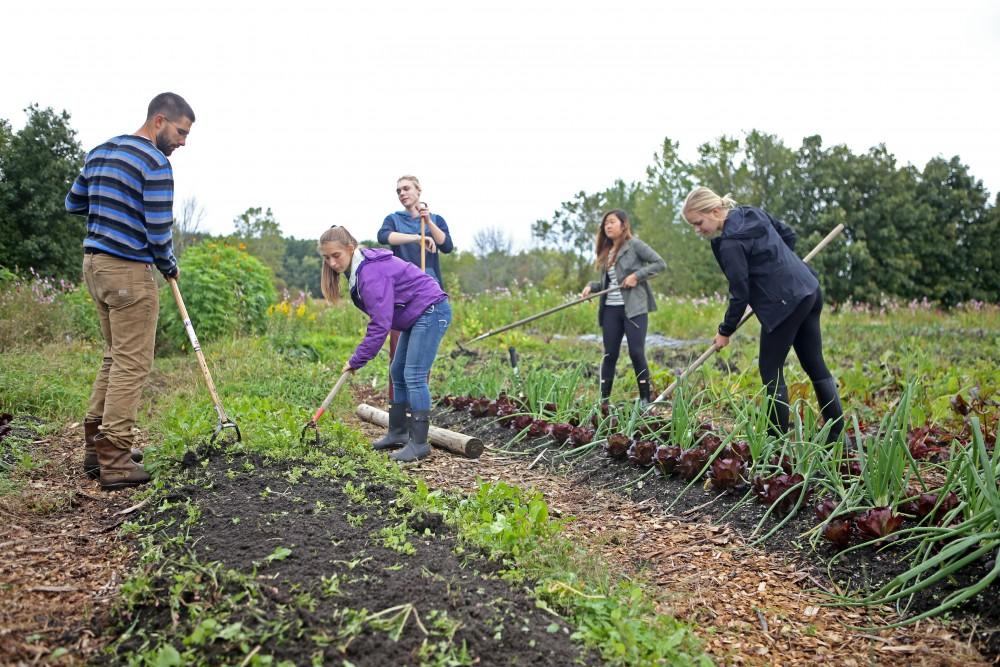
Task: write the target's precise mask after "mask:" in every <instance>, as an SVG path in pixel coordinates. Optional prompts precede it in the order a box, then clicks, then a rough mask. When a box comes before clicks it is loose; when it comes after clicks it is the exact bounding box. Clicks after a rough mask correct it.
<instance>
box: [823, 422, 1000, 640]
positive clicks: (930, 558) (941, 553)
mask: <svg viewBox="0 0 1000 667" xmlns="http://www.w3.org/2000/svg"><path fill="white" fill-rule="evenodd" d="M970 421H971V425H972V432H973V441H972V443H971V446H970V447H967V448H966V449H964V450H959V451H958V453H957V461H958V463H957V465H958V466H959V472H958V474H957V475H956V478H955V479H956V482H957V484H958V487H959V490H958V493H959V495H960V496H961V497H962V498H963V502H962V503H961V504H960V505H959V506H958V507H956V508H954V509H952V510H950V511H949V512H948V513H947V514H946V515H945V516H944V517H942V525H936V526H934V525H923V526H917V527H914V528H911V529H908V530H907V531H901V532H902V533H908V535H907V537H909V538H910V539H917V538H919V539H920V542H919V544H918V546H917V548H915V549H914V550H913V551H911V557H912V562H913V565H912V566H911V567H910V568H909V569H908V570H906V571H905V572H903V573H902V574H900V575H898V576H896V577H895V578H894V579H893V580H892V581H890V582H889V583H887V584H886V585H885V586H883V587H882V588H880V589H878V590H877V591H875V592H873V593H871V594H870V595H868V596H866V597H864V598H862V599H861V600H860V601H859V603H860V604H863V605H884V604H887V603H891V602H897V603H900V601H908V600H911V599H912V598H913V596H914V595H916V594H918V593H921V592H923V591H926V590H927V589H928V588H929V587H931V586H934V585H935V584H938V583H939V582H942V581H945V580H953V576H954V575H955V574H956V573H958V572H959V571H960V570H962V569H963V568H965V567H967V566H969V565H972V564H974V563H976V562H978V561H980V560H986V559H990V560H989V561H988V562H991V563H992V565H991V566H990V567H989V569H988V571H987V572H986V573H985V574H983V575H982V576H980V577H979V578H978V579H977V580H976V581H974V582H972V583H971V584H968V585H966V586H963V587H961V588H958V589H957V590H954V591H952V592H951V593H949V594H948V595H947V596H946V597H945V598H944V599H943V600H941V602H940V603H938V604H937V606H935V607H933V608H931V609H927V610H925V611H923V612H921V613H919V614H916V615H914V616H911V617H909V618H905V619H903V620H901V621H899V622H897V623H894V624H892V626H890V627H897V626H901V625H907V624H910V623H915V622H917V621H920V620H922V619H924V618H929V617H931V616H936V615H938V614H941V613H944V612H946V611H948V610H950V609H953V608H954V607H956V606H958V605H960V604H961V603H963V602H965V601H966V600H968V599H970V598H972V597H974V596H976V595H978V594H980V593H982V592H983V591H985V590H987V589H988V588H989V586H990V585H992V584H993V583H994V582H995V581H996V580H997V578H998V577H1000V490H998V487H997V479H998V478H1000V449H997V448H994V449H993V451H992V454H991V453H990V452H989V451H988V450H987V449H986V442H985V438H984V436H983V431H982V427H981V424H980V422H979V419H978V417H972V418H971V420H970ZM839 601H840V602H843V603H848V604H850V603H851V602H852V600H851V599H850V598H839ZM902 610H903V611H905V607H903V609H902Z"/></svg>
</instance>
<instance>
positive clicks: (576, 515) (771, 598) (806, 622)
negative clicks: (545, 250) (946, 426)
mask: <svg viewBox="0 0 1000 667" xmlns="http://www.w3.org/2000/svg"><path fill="white" fill-rule="evenodd" d="M345 421H347V422H349V423H350V425H351V426H354V427H356V428H359V429H361V430H363V431H364V432H365V433H366V434H368V435H371V436H373V437H378V436H380V435H381V434H382V429H379V428H378V427H375V426H373V425H371V424H367V423H364V422H361V421H360V420H358V419H357V418H356V417H353V416H351V417H350V418H346V419H345ZM531 463H532V462H531V461H530V460H525V458H523V457H512V458H508V457H504V456H503V455H501V454H498V453H495V452H491V451H490V450H489V449H487V451H486V452H485V453H484V454H483V456H482V457H481V458H480V459H479V460H477V461H470V460H466V459H461V458H458V457H455V456H452V455H450V454H448V453H447V452H444V451H442V450H437V449H435V450H434V453H433V455H432V456H431V457H430V458H429V459H426V460H425V461H422V462H420V463H419V464H416V465H413V466H410V467H409V468H408V469H409V470H410V471H411V472H412V474H415V475H420V476H421V477H422V478H424V479H425V480H426V482H427V484H428V486H429V487H431V488H444V489H451V490H462V491H469V490H471V489H473V488H475V486H476V485H477V484H478V482H479V481H480V480H482V481H500V480H502V481H505V482H507V483H510V484H516V485H518V486H521V487H531V488H534V489H536V490H538V491H540V492H541V493H543V494H544V496H545V498H546V502H547V503H548V504H549V507H550V509H551V511H552V513H553V514H554V515H556V516H564V517H573V520H572V521H571V522H570V523H569V525H568V526H567V531H568V533H569V535H570V536H571V537H573V538H579V540H580V541H581V542H582V543H585V544H587V545H589V546H588V548H589V549H591V550H594V551H597V552H599V553H601V554H602V555H603V556H604V558H605V560H606V562H608V563H614V564H619V565H620V567H621V568H622V571H623V572H626V573H639V574H640V575H641V577H642V578H644V579H645V580H646V581H649V582H651V583H652V584H654V585H655V586H656V587H657V590H656V592H655V593H656V595H657V598H658V599H659V600H660V611H662V612H664V613H667V614H671V615H674V616H676V617H678V618H680V619H683V620H685V621H687V622H689V623H691V624H693V625H694V628H695V632H696V633H697V634H698V635H699V636H700V637H701V639H702V641H703V642H704V646H705V650H706V651H707V652H708V653H709V654H710V655H712V657H713V659H715V660H716V661H717V662H718V663H720V664H731V665H815V664H818V663H820V662H824V663H826V664H830V665H843V666H845V667H854V666H859V665H901V666H902V665H907V666H909V665H965V666H969V665H986V664H989V663H988V662H987V661H985V660H984V659H983V657H982V656H981V655H980V654H979V653H978V652H977V651H976V649H975V648H974V647H972V646H969V645H968V644H966V643H965V642H963V641H961V640H960V638H959V634H958V633H957V632H955V631H954V630H952V629H950V628H949V627H948V626H947V625H946V624H944V623H942V622H940V621H937V620H933V621H925V622H921V623H919V624H916V625H914V626H910V627H904V628H900V629H892V630H879V631H858V630H852V629H851V627H850V626H855V627H872V626H878V625H879V624H880V623H884V620H883V619H884V618H885V617H886V616H887V615H888V610H886V613H884V614H879V613H877V611H871V610H866V609H864V608H861V607H856V608H841V607H828V606H823V605H824V604H825V603H827V602H828V601H829V599H828V598H826V597H824V595H823V594H822V593H821V592H819V591H817V590H816V589H817V588H818V587H820V586H821V585H822V582H821V581H818V580H817V579H816V578H815V577H814V575H813V574H811V573H810V572H808V571H806V570H805V569H802V568H800V567H798V566H796V565H794V564H792V563H790V562H782V560H781V559H779V558H777V557H775V555H774V554H766V553H765V552H763V551H762V550H760V549H756V548H747V547H746V546H745V545H744V544H743V541H742V540H741V538H740V537H739V536H738V535H736V534H734V533H733V532H732V531H731V530H730V529H729V527H728V526H727V525H714V524H712V523H708V522H702V521H691V520H681V518H680V517H673V516H669V515H664V514H663V513H662V512H661V511H660V509H659V508H654V507H652V506H651V505H650V504H648V503H636V502H634V501H632V500H630V499H628V498H626V497H624V496H622V495H620V494H617V493H614V492H610V491H602V490H595V489H591V488H588V487H586V486H583V485H574V484H573V482H572V481H571V480H570V479H568V478H566V477H563V476H559V475H555V474H552V473H549V472H546V471H544V470H541V469H533V470H532V469H529V465H530V464H531Z"/></svg>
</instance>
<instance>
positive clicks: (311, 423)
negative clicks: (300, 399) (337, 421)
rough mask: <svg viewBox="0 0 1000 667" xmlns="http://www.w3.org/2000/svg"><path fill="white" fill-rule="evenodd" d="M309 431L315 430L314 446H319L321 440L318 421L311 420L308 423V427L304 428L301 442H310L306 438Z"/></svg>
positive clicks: (300, 438)
mask: <svg viewBox="0 0 1000 667" xmlns="http://www.w3.org/2000/svg"><path fill="white" fill-rule="evenodd" d="M309 429H312V430H313V434H314V435H313V444H314V445H318V444H319V443H320V440H319V424H317V423H316V421H315V420H313V419H310V420H309V421H308V422H306V425H305V426H303V427H302V433H301V434H300V435H299V442H302V443H305V442H306V440H308V438H307V437H306V433H307V432H308V431H309Z"/></svg>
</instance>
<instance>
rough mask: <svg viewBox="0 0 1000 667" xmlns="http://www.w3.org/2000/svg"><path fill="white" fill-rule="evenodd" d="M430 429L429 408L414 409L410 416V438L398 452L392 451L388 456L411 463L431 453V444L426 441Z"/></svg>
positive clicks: (401, 461)
mask: <svg viewBox="0 0 1000 667" xmlns="http://www.w3.org/2000/svg"><path fill="white" fill-rule="evenodd" d="M430 430H431V412H430V410H414V411H413V413H412V415H411V417H410V439H409V440H407V441H406V446H405V447H403V448H402V449H401V450H399V451H398V452H393V453H392V454H390V455H389V458H390V459H392V460H393V461H399V462H400V463H412V462H413V461H419V460H420V459H425V458H427V457H428V456H430V455H431V445H430V443H429V442H427V433H428V431H430Z"/></svg>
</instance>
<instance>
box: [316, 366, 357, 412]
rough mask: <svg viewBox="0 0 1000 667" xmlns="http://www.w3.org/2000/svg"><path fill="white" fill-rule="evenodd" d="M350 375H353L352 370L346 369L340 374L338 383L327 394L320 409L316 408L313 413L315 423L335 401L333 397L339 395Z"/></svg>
mask: <svg viewBox="0 0 1000 667" xmlns="http://www.w3.org/2000/svg"><path fill="white" fill-rule="evenodd" d="M349 377H351V373H350V371H344V372H343V373H341V374H340V377H339V378H337V383H336V384H335V385H333V389H331V390H330V393H329V394H327V395H326V398H325V399H323V403H322V405H320V406H319V409H318V410H316V414H314V415H313V418H312V420H313V423H318V422H319V418H320V417H322V416H323V413H324V412H326V409H327V408H329V407H330V403H332V402H333V397H334V396H336V395H337V392H339V391H340V388H341V387H343V386H344V383H345V382H347V378H349Z"/></svg>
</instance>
